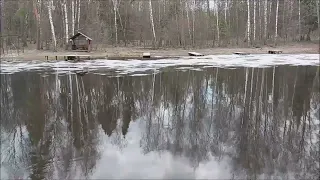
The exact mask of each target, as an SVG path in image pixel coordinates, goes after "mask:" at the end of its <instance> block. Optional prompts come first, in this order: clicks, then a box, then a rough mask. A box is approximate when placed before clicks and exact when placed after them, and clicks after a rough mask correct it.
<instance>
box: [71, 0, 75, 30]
mask: <svg viewBox="0 0 320 180" xmlns="http://www.w3.org/2000/svg"><path fill="white" fill-rule="evenodd" d="M74 8H75V7H74V0H71V15H72V28H71V31H72V35H74V26H75V18H74V15H75V14H74Z"/></svg>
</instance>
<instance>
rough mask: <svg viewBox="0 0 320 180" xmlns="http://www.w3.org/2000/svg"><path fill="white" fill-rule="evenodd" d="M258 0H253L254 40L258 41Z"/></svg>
mask: <svg viewBox="0 0 320 180" xmlns="http://www.w3.org/2000/svg"><path fill="white" fill-rule="evenodd" d="M256 7H257V2H256V0H254V1H253V41H254V42H255V41H256Z"/></svg>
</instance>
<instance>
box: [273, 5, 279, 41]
mask: <svg viewBox="0 0 320 180" xmlns="http://www.w3.org/2000/svg"><path fill="white" fill-rule="evenodd" d="M278 18H279V0H277V8H276V30H275V34H274V42H275V44H276V45H277V38H278Z"/></svg>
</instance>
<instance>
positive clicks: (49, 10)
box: [47, 0, 57, 51]
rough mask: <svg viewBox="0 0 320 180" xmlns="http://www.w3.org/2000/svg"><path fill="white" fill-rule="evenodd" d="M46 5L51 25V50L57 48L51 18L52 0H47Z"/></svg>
mask: <svg viewBox="0 0 320 180" xmlns="http://www.w3.org/2000/svg"><path fill="white" fill-rule="evenodd" d="M47 4H48V5H47V6H48V15H49V21H50V27H51V33H52V40H53V50H54V51H56V50H57V39H56V33H55V30H54V25H53V20H52V6H53V0H49V1H48V2H47Z"/></svg>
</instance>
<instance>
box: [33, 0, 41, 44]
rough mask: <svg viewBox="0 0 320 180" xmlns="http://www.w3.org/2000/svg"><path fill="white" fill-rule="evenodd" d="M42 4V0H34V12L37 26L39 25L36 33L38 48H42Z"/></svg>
mask: <svg viewBox="0 0 320 180" xmlns="http://www.w3.org/2000/svg"><path fill="white" fill-rule="evenodd" d="M40 6H41V0H40V1H39V2H37V0H33V8H34V14H35V18H36V21H37V22H36V26H37V32H36V33H37V34H36V43H37V50H40V49H41V40H40V29H41V24H40V22H41V21H40Z"/></svg>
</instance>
